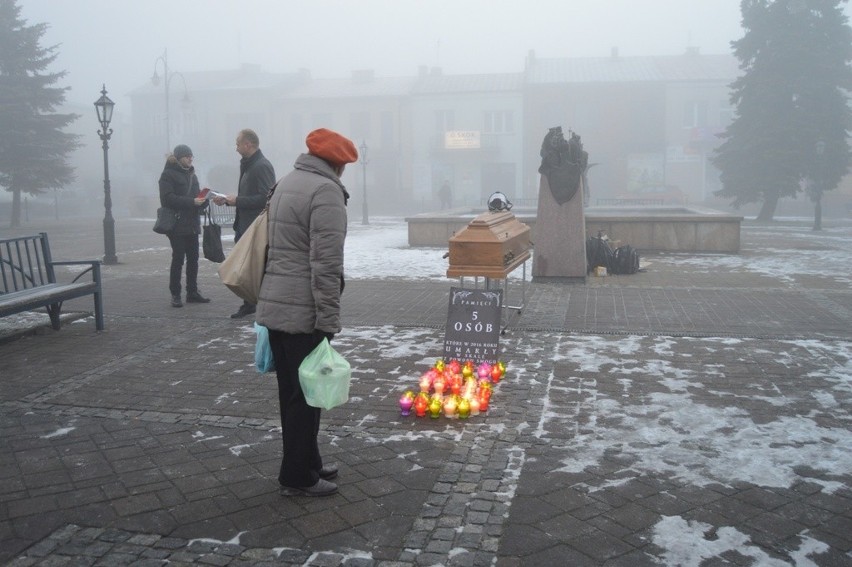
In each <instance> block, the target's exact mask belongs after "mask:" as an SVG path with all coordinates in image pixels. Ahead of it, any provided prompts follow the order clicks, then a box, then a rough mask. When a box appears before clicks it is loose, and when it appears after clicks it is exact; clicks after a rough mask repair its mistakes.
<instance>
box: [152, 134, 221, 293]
mask: <svg viewBox="0 0 852 567" xmlns="http://www.w3.org/2000/svg"><path fill="white" fill-rule="evenodd" d="M198 193H199V187H198V178H197V177H196V176H195V168H194V167H193V166H192V150H191V149H189V146H187V145H185V144H180V145H178V146H175V149H174V151H173V152H172V155H170V156H169V157H168V158H166V165H165V167H164V168H163V173H162V174H161V175H160V205H161V206H163V207H169V208H170V209H173V210H175V211H177V213H178V219H177V224H175V228H174V229H173V230H172V231H171V232H170V233H168V234H167V236H168V237H169V243H170V244H171V246H172V264H171V269H170V270H169V291H170V292H171V294H172V307H183V303H182V302H181V284H180V277H181V272H182V271H183V262H184V258H186V302H187V303H210V300H209V299H208V298H206V297H204V296H202V295H201V293H199V291H198V235H199V234H200V233H201V217H200V215H199V213H200V212H201V210H202V209H203V208H204V207H206V206H207V200H206V199H205V198H204V197H199V196H198Z"/></svg>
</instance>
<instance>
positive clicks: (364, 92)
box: [283, 71, 416, 99]
mask: <svg viewBox="0 0 852 567" xmlns="http://www.w3.org/2000/svg"><path fill="white" fill-rule="evenodd" d="M415 80H416V79H415V78H414V77H376V76H375V75H374V74H373V72H372V71H355V72H354V73H352V75H351V76H350V77H348V78H345V79H310V80H306V81H303V82H301V83H300V84H298V85H296V86H294V87H293V88H290V89H288V90H287V91H286V92H285V93H283V96H284V97H285V98H288V99H293V98H310V99H317V98H358V97H370V98H373V97H398V96H405V95H408V94H409V93H410V92H411V85H412V84H413V83H414V81H415Z"/></svg>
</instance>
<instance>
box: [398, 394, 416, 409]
mask: <svg viewBox="0 0 852 567" xmlns="http://www.w3.org/2000/svg"><path fill="white" fill-rule="evenodd" d="M413 405H414V392H412V391H411V390H406V392H405V393H404V394H403V395H402V396H401V397H400V398H399V411H400V413H401V414H402V415H409V414H410V413H411V406H413Z"/></svg>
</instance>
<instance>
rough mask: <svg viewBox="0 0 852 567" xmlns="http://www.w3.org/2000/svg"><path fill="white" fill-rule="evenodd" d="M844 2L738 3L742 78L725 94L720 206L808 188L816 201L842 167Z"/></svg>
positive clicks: (848, 81) (849, 52)
mask: <svg viewBox="0 0 852 567" xmlns="http://www.w3.org/2000/svg"><path fill="white" fill-rule="evenodd" d="M844 2H845V0H774V1H770V0H742V2H741V3H740V6H741V12H742V25H743V28H744V29H745V30H746V33H745V35H744V36H743V37H742V38H741V39H739V40H737V41H734V42H733V43H732V45H733V47H734V54H735V55H736V57H737V58H738V59H739V61H740V69H741V70H742V71H743V74H742V75H741V76H740V77H739V78H737V79H736V80H735V81H734V82H733V83H732V85H731V89H732V91H731V103H732V104H733V106H734V107H735V108H736V111H737V115H736V118H735V119H734V121H733V122H732V123H731V124H730V126H728V128H727V129H726V130H725V132H724V133H723V134H722V138H723V139H724V142H723V143H722V144H721V145H720V146H719V148H718V149H717V151H716V154H715V156H714V159H713V161H714V163H715V165H716V166H717V167H718V168H719V170H720V171H721V181H722V189H720V190H719V191H717V192H716V195H718V196H721V197H730V198H732V199H733V201H732V205H733V206H734V207H737V208H738V207H740V206H741V205H744V204H747V203H761V204H762V205H761V209H760V212H759V214H758V219H759V220H772V218H773V216H774V214H775V210H776V207H777V205H778V201H779V199H781V198H784V197H794V196H796V195H797V194H798V193H799V192H800V191H802V190H803V189H808V190H809V193H810V194H811V197H812V198H813V199H814V201H815V202H817V203H818V202H819V198H820V197H821V195H822V192H824V191H827V190H830V189H833V188H835V187H837V185H838V184H839V182H840V179H841V178H842V177H843V175H845V174H846V172H847V171H848V168H849V161H850V153H849V151H850V150H849V142H848V135H849V129H850V125H852V117H850V110H849V106H848V96H849V90H850V87H852V71H850V67H849V63H850V61H852V31H850V28H849V25H848V21H847V18H846V16H845V15H844V14H843V11H842V9H841V5H842V4H843V3H844Z"/></svg>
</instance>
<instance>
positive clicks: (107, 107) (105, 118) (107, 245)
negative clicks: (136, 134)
mask: <svg viewBox="0 0 852 567" xmlns="http://www.w3.org/2000/svg"><path fill="white" fill-rule="evenodd" d="M114 106H115V103H114V102H113V101H111V100H110V99H109V97H108V96H107V90H106V85H104V86H103V89H101V98H99V99H98V100H96V101H95V111H96V112H97V113H98V122H100V123H101V129H100V130H98V136H100V137H101V141H102V142H103V149H104V209H105V212H104V264H118V258H117V257H116V256H115V220H114V219H113V218H112V197H110V192H109V144H108V143H107V142H108V141H109V139H110V136H112V129H111V128H110V127H109V123H110V122H112V109H113V107H114Z"/></svg>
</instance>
